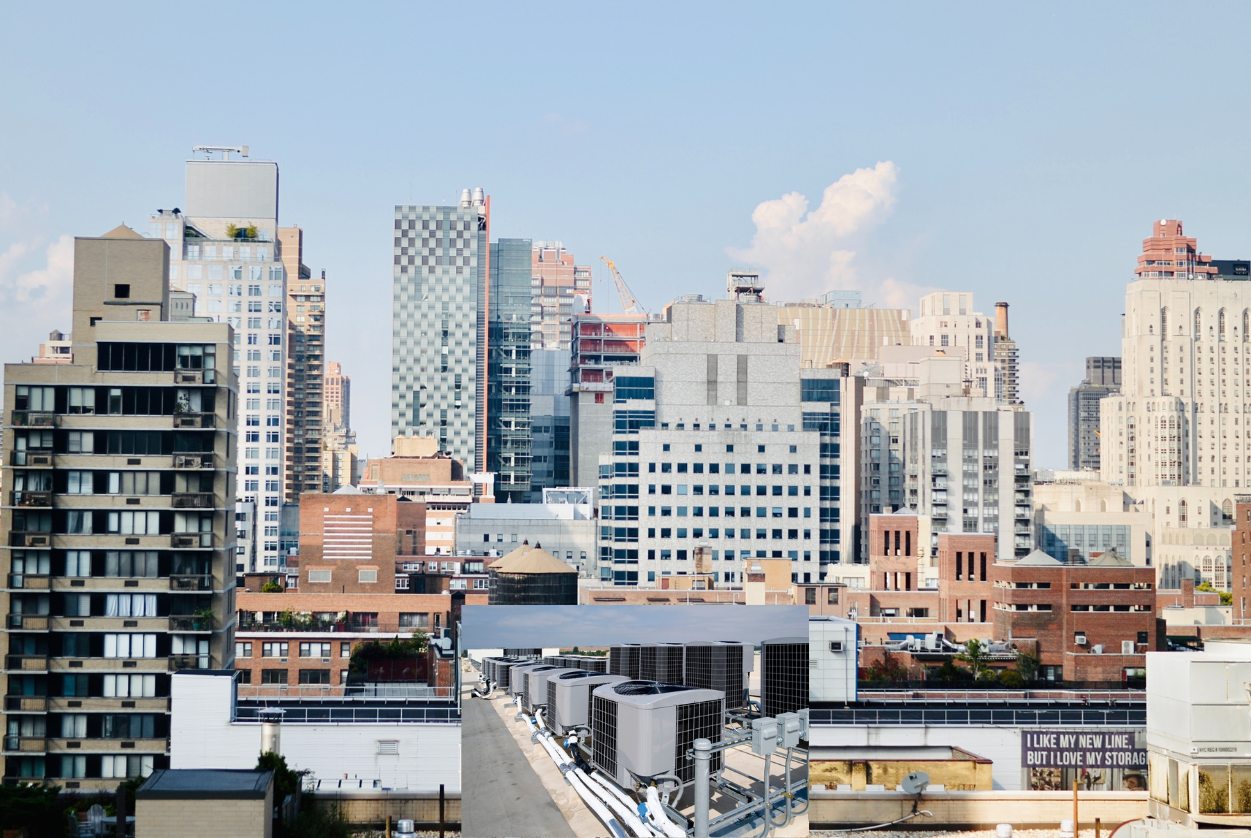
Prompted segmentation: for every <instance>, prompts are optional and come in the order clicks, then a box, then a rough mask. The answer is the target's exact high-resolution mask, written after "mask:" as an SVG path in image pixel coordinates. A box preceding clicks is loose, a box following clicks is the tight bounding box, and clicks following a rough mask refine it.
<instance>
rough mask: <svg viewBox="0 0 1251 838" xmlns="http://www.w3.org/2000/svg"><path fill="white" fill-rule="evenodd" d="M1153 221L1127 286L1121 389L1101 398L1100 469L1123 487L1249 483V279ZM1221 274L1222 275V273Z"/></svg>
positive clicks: (1177, 227) (1174, 225)
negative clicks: (1230, 271)
mask: <svg viewBox="0 0 1251 838" xmlns="http://www.w3.org/2000/svg"><path fill="white" fill-rule="evenodd" d="M1217 270H1218V269H1217V268H1216V267H1215V266H1214V265H1213V264H1212V259H1211V257H1209V256H1207V255H1206V254H1203V253H1200V252H1199V251H1198V242H1197V240H1196V239H1195V238H1193V237H1189V236H1186V235H1185V234H1184V233H1183V230H1182V222H1181V221H1177V220H1175V219H1165V220H1162V221H1157V222H1155V224H1154V225H1153V229H1152V236H1151V238H1149V239H1144V240H1143V252H1142V254H1141V255H1140V256H1139V257H1138V266H1137V267H1136V268H1134V279H1133V281H1131V282H1130V283H1129V285H1128V287H1127V288H1126V291H1125V316H1124V318H1123V320H1122V323H1123V326H1122V337H1121V361H1122V364H1123V382H1124V383H1123V385H1122V387H1121V392H1120V393H1119V394H1118V395H1115V396H1108V397H1106V398H1104V399H1103V401H1102V402H1101V403H1100V424H1101V430H1102V452H1103V456H1101V458H1100V466H1099V467H1100V473H1101V475H1102V477H1103V479H1104V480H1105V481H1107V482H1109V483H1120V484H1123V485H1126V486H1169V485H1173V486H1194V485H1197V486H1208V487H1219V488H1231V489H1237V488H1245V486H1244V484H1245V483H1246V481H1247V480H1248V479H1249V478H1251V429H1249V428H1248V427H1247V424H1246V422H1247V419H1246V414H1245V410H1244V406H1245V404H1246V403H1247V401H1248V398H1247V387H1248V383H1249V382H1248V378H1251V282H1248V281H1247V280H1246V279H1245V278H1238V277H1235V276H1232V275H1231V276H1226V275H1224V274H1218V273H1217ZM1221 277H1224V278H1221Z"/></svg>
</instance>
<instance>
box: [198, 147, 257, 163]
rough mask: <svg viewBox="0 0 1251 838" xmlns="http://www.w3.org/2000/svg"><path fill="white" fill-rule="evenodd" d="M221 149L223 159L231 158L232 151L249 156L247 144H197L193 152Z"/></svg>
mask: <svg viewBox="0 0 1251 838" xmlns="http://www.w3.org/2000/svg"><path fill="white" fill-rule="evenodd" d="M218 151H220V152H221V154H222V159H223V160H229V159H230V152H232V151H233V152H235V153H236V154H238V155H239V156H240V157H247V156H248V147H247V146H245V145H197V146H192V148H191V153H192V154H213V153H214V152H218Z"/></svg>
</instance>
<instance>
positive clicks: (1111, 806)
mask: <svg viewBox="0 0 1251 838" xmlns="http://www.w3.org/2000/svg"><path fill="white" fill-rule="evenodd" d="M914 799H915V798H914V797H913V796H912V795H906V794H904V793H902V792H896V791H888V792H878V793H872V792H868V793H866V792H862V791H859V792H832V791H814V792H813V793H812V808H811V809H810V810H809V814H808V820H809V822H810V823H811V824H812V825H813V827H822V826H836V825H837V826H856V825H870V824H879V823H885V822H887V821H893V820H895V819H896V818H902V817H903V816H905V815H907V814H909V813H911V812H912V802H913V800H914ZM920 808H922V809H927V810H929V811H930V812H932V813H933V817H932V818H918V819H916V821H914V823H915V824H916V825H917V826H919V827H923V828H925V829H931V828H934V827H956V826H959V827H979V828H991V827H994V826H995V825H997V824H1001V823H1010V824H1012V825H1013V826H1014V827H1016V828H1018V829H1020V828H1023V827H1034V828H1047V829H1055V828H1056V826H1057V825H1058V824H1059V823H1060V821H1061V820H1066V819H1070V818H1072V817H1073V795H1072V793H1071V792H1067V791H1029V792H1019V793H1016V794H1012V793H1010V792H1008V793H1005V792H1002V791H963V792H933V793H930V794H926V795H925V796H924V797H922V798H921V807H920ZM1146 814H1147V793H1146V792H1145V791H1117V792H1082V793H1081V797H1080V799H1079V810H1078V819H1079V821H1080V823H1081V825H1082V826H1083V827H1085V828H1087V829H1089V828H1092V827H1093V826H1094V822H1095V818H1098V819H1099V820H1100V821H1101V822H1102V823H1103V825H1104V826H1105V828H1112V827H1115V826H1116V825H1117V824H1119V823H1123V822H1125V821H1128V820H1133V819H1135V818H1141V817H1144V816H1146Z"/></svg>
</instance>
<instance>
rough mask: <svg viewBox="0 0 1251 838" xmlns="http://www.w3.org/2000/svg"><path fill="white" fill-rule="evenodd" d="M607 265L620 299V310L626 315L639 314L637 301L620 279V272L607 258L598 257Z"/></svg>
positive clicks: (628, 287)
mask: <svg viewBox="0 0 1251 838" xmlns="http://www.w3.org/2000/svg"><path fill="white" fill-rule="evenodd" d="M599 258H601V259H603V260H604V263H605V264H607V265H608V270H610V271H612V278H613V282H615V283H616V284H617V296H619V297H620V298H621V308H622V309H623V310H624V311H625V313H626V314H638V313H639V301H638V300H636V299H635V298H634V295H633V294H631V293H630V286H628V285H626V283H625V280H624V279H622V278H621V272H620V271H618V270H617V266H616V265H614V264H613V261H612V260H611V259H609V258H608V257H607V256H601V257H599Z"/></svg>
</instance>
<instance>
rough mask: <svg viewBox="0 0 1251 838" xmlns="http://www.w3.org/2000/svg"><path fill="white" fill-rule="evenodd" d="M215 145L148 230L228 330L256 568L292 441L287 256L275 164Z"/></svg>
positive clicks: (241, 491)
mask: <svg viewBox="0 0 1251 838" xmlns="http://www.w3.org/2000/svg"><path fill="white" fill-rule="evenodd" d="M216 150H217V151H222V152H223V158H222V159H220V160H189V161H187V165H186V196H185V198H186V202H185V204H184V207H185V208H186V209H185V211H184V210H179V209H177V208H175V209H172V210H164V209H161V210H157V211H156V213H155V214H153V215H152V216H151V217H150V218H149V221H148V236H149V237H150V238H154V239H162V240H164V241H165V242H166V243H167V244H168V245H169V248H170V264H169V281H170V285H171V287H172V288H173V289H174V290H176V291H179V292H185V293H188V294H191V295H193V296H194V299H195V315H196V316H198V317H207V318H211V319H212V320H213V321H214V322H217V323H225V324H227V325H229V326H230V327H231V328H232V329H233V339H234V341H235V344H234V359H235V361H234V363H235V369H234V372H235V375H236V377H238V379H239V381H240V385H239V386H240V395H239V397H240V399H241V400H242V403H241V404H240V410H239V414H238V420H239V428H238V438H239V444H240V447H241V449H242V450H241V451H240V452H239V462H240V466H239V470H238V474H237V477H236V480H237V482H238V486H237V488H236V497H237V498H238V499H239V500H240V501H250V502H252V503H255V504H256V507H257V510H258V511H257V515H258V517H259V519H260V528H259V529H260V539H259V541H258V542H257V547H258V549H257V551H256V555H257V558H256V561H257V568H256V569H265V570H269V569H272V570H277V568H278V564H279V546H278V537H277V530H276V528H277V526H278V513H279V509H280V508H281V505H282V501H283V498H284V496H285V495H286V492H285V489H284V480H285V476H286V475H287V456H286V452H287V448H288V444H287V437H286V435H287V430H288V425H287V421H286V420H287V412H288V411H287V408H288V405H287V393H286V390H287V379H288V370H287V360H288V357H287V350H288V346H287V319H286V315H285V313H284V306H285V304H286V299H287V281H288V276H287V262H288V261H290V260H291V259H292V257H291V256H290V255H289V254H288V255H286V256H284V254H283V250H282V243H281V242H280V241H279V237H278V232H279V231H278V164H277V163H273V162H266V161H256V160H231V159H228V158H229V154H230V153H231V151H234V150H233V149H231V150H223V149H216ZM296 259H297V261H298V257H296ZM171 319H172V318H171ZM75 339H77V336H75ZM271 532H272V534H270V533H271ZM248 569H249V570H251V569H253V568H248Z"/></svg>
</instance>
